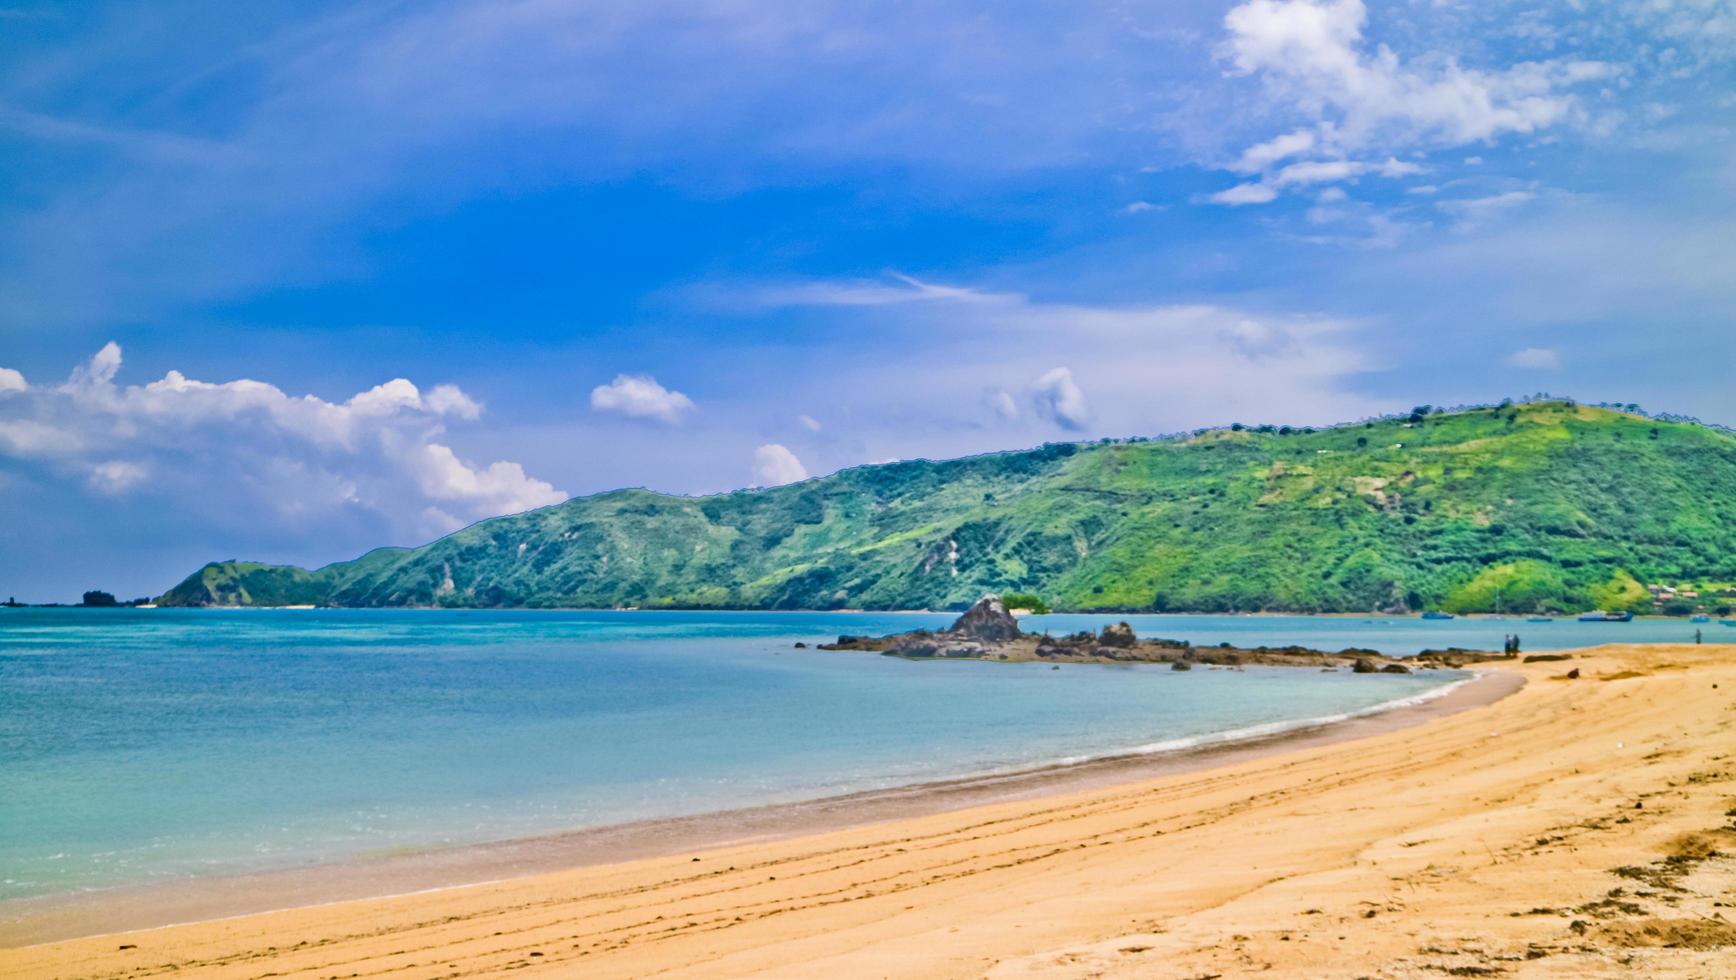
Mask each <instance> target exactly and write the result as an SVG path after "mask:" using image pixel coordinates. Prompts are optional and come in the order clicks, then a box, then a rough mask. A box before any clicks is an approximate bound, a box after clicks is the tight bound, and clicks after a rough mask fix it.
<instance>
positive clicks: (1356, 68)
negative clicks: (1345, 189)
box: [1224, 0, 1610, 148]
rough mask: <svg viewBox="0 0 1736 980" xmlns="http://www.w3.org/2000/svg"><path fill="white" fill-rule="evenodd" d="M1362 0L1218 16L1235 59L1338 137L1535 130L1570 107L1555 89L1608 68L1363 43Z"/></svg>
mask: <svg viewBox="0 0 1736 980" xmlns="http://www.w3.org/2000/svg"><path fill="white" fill-rule="evenodd" d="M1367 20H1368V11H1367V9H1366V7H1365V6H1364V5H1363V2H1362V0H1250V2H1248V3H1244V4H1242V5H1240V6H1238V7H1236V8H1234V9H1232V10H1231V11H1230V12H1229V13H1228V14H1226V15H1225V17H1224V26H1225V27H1226V28H1227V29H1228V30H1229V33H1230V38H1229V42H1228V44H1227V46H1226V50H1227V53H1228V55H1229V57H1230V60H1231V61H1232V62H1233V64H1234V65H1235V67H1236V69H1237V70H1239V71H1241V72H1244V73H1247V74H1255V73H1259V74H1261V75H1262V77H1264V78H1265V79H1266V80H1267V81H1268V82H1269V83H1270V85H1271V86H1272V88H1273V90H1274V91H1275V92H1276V94H1277V95H1278V96H1279V97H1280V98H1281V99H1283V100H1286V101H1288V102H1290V103H1292V104H1294V105H1295V106H1296V107H1297V108H1299V109H1301V110H1302V111H1304V112H1305V113H1307V114H1310V115H1313V116H1316V117H1318V118H1320V119H1322V121H1325V122H1329V123H1330V128H1329V129H1328V130H1327V132H1329V133H1330V134H1331V138H1332V142H1333V143H1335V144H1336V145H1339V146H1343V147H1351V148H1355V147H1362V146H1368V145H1371V144H1373V143H1375V142H1376V141H1397V142H1401V143H1409V142H1430V143H1438V144H1443V145H1463V144H1466V143H1475V142H1481V141H1485V140H1489V139H1492V138H1494V137H1497V136H1501V135H1503V134H1508V133H1519V134H1525V133H1534V132H1537V131H1539V130H1541V129H1545V128H1547V127H1549V126H1552V125H1555V124H1556V123H1559V122H1561V121H1562V120H1564V119H1566V118H1567V117H1568V116H1569V114H1570V113H1571V112H1572V111H1573V109H1574V100H1573V98H1572V96H1571V95H1568V94H1563V92H1562V91H1561V89H1563V88H1565V87H1567V86H1571V85H1574V84H1578V83H1580V82H1585V81H1590V80H1594V79H1598V78H1602V77H1605V76H1607V75H1608V74H1609V73H1610V71H1609V69H1608V68H1607V67H1606V66H1604V65H1601V64H1598V63H1594V62H1586V61H1571V62H1526V63H1522V64H1517V65H1513V66H1510V67H1508V68H1505V69H1502V70H1497V71H1481V70H1478V69H1474V68H1466V67H1464V66H1462V65H1460V64H1459V63H1458V61H1457V59H1455V58H1453V57H1451V56H1450V55H1448V56H1441V55H1431V56H1429V57H1426V58H1416V59H1411V60H1410V61H1406V60H1404V59H1402V58H1400V56H1399V55H1398V54H1397V53H1396V52H1394V51H1392V50H1391V49H1390V48H1387V47H1385V46H1384V45H1382V46H1379V47H1376V48H1375V49H1374V50H1372V51H1369V50H1367V49H1366V44H1365V39H1364V37H1363V28H1364V26H1365V25H1366V23H1367Z"/></svg>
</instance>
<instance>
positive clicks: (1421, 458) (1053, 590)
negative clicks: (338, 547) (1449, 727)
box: [163, 402, 1736, 612]
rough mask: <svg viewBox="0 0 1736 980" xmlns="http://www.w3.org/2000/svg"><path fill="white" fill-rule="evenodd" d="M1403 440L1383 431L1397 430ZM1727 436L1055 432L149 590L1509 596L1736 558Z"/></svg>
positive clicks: (809, 604) (729, 598)
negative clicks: (309, 567)
mask: <svg viewBox="0 0 1736 980" xmlns="http://www.w3.org/2000/svg"><path fill="white" fill-rule="evenodd" d="M1401 444H1402V445H1401ZM1733 505H1736V438H1733V437H1732V436H1730V435H1729V434H1727V433H1724V432H1721V431H1717V430H1713V429H1707V428H1703V427H1700V426H1694V425H1687V424H1677V423H1667V422H1658V421H1653V420H1650V419H1646V418H1642V417H1638V416H1632V415H1625V414H1621V413H1617V412H1611V411H1607V410H1603V409H1596V408H1589V407H1584V406H1573V405H1567V404H1563V403H1559V402H1545V403H1537V404H1530V405H1520V406H1513V407H1509V408H1503V409H1499V410H1494V409H1478V410H1471V411H1465V412H1458V413H1452V414H1446V415H1433V416H1430V417H1429V418H1428V420H1427V421H1426V422H1425V423H1423V424H1422V425H1420V426H1415V427H1412V426H1409V425H1407V424H1405V423H1404V422H1403V421H1381V422H1375V423H1370V424H1368V425H1351V426H1342V427H1338V428H1334V429H1330V430H1324V431H1318V432H1310V433H1297V434H1290V435H1280V434H1277V433H1256V432H1233V431H1228V430H1219V431H1214V432H1209V433H1205V434H1203V435H1200V436H1197V437H1195V438H1192V439H1188V440H1185V441H1177V442H1135V443H1118V444H1108V445H1083V446H1071V445H1058V446H1048V447H1044V448H1042V449H1037V450H1031V451H1027V452H1015V453H1003V454H997V455H992V456H980V457H972V458H969V459H963V460H953V461H948V462H939V463H933V462H926V461H914V462H904V463H893V464H887V465H883V466H870V467H861V468H858V469H853V470H846V471H844V472H841V473H838V474H835V475H833V476H830V477H824V478H821V479H817V480H810V481H807V482H805V483H801V484H797V485H794V486H788V487H779V488H775V489H770V490H760V491H743V492H739V493H732V494H723V495H719V496H714V497H701V498H689V497H670V496H663V495H660V494H654V493H650V492H648V491H643V490H623V491H616V492H613V493H606V494H601V495H598V496H595V497H587V498H581V499H575V500H571V501H568V502H566V503H564V504H559V505H557V506H554V507H548V508H544V509H542V510H538V511H532V512H530V513H526V514H520V515H515V516H512V517H503V518H498V519H495V520H491V521H485V522H483V523H481V524H478V525H475V526H473V527H470V528H466V529H464V530H462V531H459V532H457V533H455V534H452V535H450V536H448V537H446V538H442V539H440V540H439V541H435V542H433V543H432V544H429V545H426V546H424V547H422V548H416V549H382V550H380V551H376V552H371V553H370V554H368V555H366V556H363V557H362V558H360V559H358V560H356V561H354V562H344V563H339V564H336V565H331V566H327V567H325V568H322V569H319V570H316V571H313V572H308V571H304V570H302V569H292V568H284V567H273V566H261V565H254V564H244V563H235V562H229V563H221V564H214V565H210V566H207V567H206V568H204V569H202V570H201V571H200V572H197V573H195V574H194V575H193V576H192V577H190V578H189V579H188V580H187V581H185V582H183V583H181V584H180V585H178V586H176V587H175V588H174V589H173V590H171V591H170V592H169V593H168V594H167V595H166V596H164V598H163V601H164V602H165V603H171V604H206V603H211V602H217V603H223V604H230V603H236V604H245V603H253V604H261V605H270V604H287V603H299V602H320V603H329V604H334V605H351V606H392V605H418V606H420V605H453V606H591V607H595V606H621V605H631V606H643V607H656V606H685V607H758V608H838V607H846V606H847V607H854V608H921V607H929V608H941V607H949V606H959V605H962V604H965V603H968V602H970V601H972V600H974V599H975V598H977V597H979V596H981V595H982V594H983V593H984V592H985V591H990V590H1000V591H1012V590H1016V591H1025V592H1036V593H1038V594H1041V595H1042V596H1044V597H1046V598H1048V599H1049V601H1050V602H1051V603H1052V604H1054V605H1055V606H1056V608H1066V609H1173V610H1184V609H1185V610H1299V611H1351V610H1368V609H1376V608H1398V607H1409V608H1423V607H1434V606H1443V607H1445V608H1448V609H1455V610H1460V611H1477V610H1488V609H1493V608H1494V607H1495V604H1496V602H1497V597H1499V602H1500V604H1501V607H1502V608H1503V609H1505V610H1506V611H1509V612H1524V611H1531V610H1541V609H1558V610H1574V609H1579V608H1586V607H1591V606H1602V607H1608V608H1623V607H1629V606H1635V607H1637V606H1640V605H1643V603H1644V602H1645V599H1646V596H1645V592H1644V590H1643V589H1642V588H1640V587H1639V586H1638V584H1637V582H1636V581H1635V579H1637V580H1638V581H1652V580H1656V579H1660V578H1661V579H1667V580H1671V581H1676V580H1685V581H1716V582H1730V581H1732V580H1736V518H1733V517H1732V516H1731V515H1732V514H1736V506H1733Z"/></svg>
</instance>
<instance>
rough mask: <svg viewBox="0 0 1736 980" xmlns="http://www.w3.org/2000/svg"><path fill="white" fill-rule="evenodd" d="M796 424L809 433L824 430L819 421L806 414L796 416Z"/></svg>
mask: <svg viewBox="0 0 1736 980" xmlns="http://www.w3.org/2000/svg"><path fill="white" fill-rule="evenodd" d="M796 422H797V424H799V425H801V427H802V428H804V429H807V430H808V431H809V432H818V431H820V430H821V429H823V428H825V426H822V425H821V424H820V420H819V419H817V418H814V417H813V416H812V415H807V414H802V415H798V416H796Z"/></svg>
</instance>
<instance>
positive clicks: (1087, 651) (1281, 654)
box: [820, 595, 1518, 674]
mask: <svg viewBox="0 0 1736 980" xmlns="http://www.w3.org/2000/svg"><path fill="white" fill-rule="evenodd" d="M820 649H822V650H858V651H864V652H870V653H880V654H884V655H886V656H889V657H904V658H906V659H910V660H927V659H937V658H938V659H955V660H994V661H1007V662H1031V661H1042V662H1048V663H1055V664H1063V663H1072V664H1109V663H1166V664H1169V665H1170V667H1171V668H1172V669H1174V670H1191V669H1192V668H1193V667H1195V666H1196V665H1199V666H1209V667H1232V668H1233V667H1244V666H1251V665H1260V666H1276V667H1317V668H1321V669H1325V670H1336V669H1338V668H1341V667H1348V668H1350V670H1351V671H1353V672H1354V673H1358V674H1374V673H1386V674H1408V673H1411V671H1412V670H1415V669H1424V670H1438V669H1442V668H1457V667H1464V666H1466V665H1468V664H1474V663H1480V662H1484V661H1493V660H1512V659H1515V658H1516V657H1517V656H1518V651H1517V650H1511V651H1508V652H1504V653H1491V652H1487V651H1482V650H1461V649H1456V648H1455V649H1450V650H1425V651H1423V652H1422V653H1420V654H1418V655H1416V656H1415V657H1402V658H1401V657H1389V656H1387V655H1385V654H1383V653H1380V652H1379V651H1376V650H1365V649H1360V648H1355V647H1352V648H1349V649H1345V650H1338V651H1327V650H1314V649H1310V648H1308V647H1299V646H1286V647H1237V646H1232V645H1230V644H1228V643H1221V644H1218V645H1216V646H1203V647H1202V646H1194V645H1193V644H1191V643H1188V642H1187V641H1185V640H1167V639H1151V640H1142V639H1140V638H1138V637H1137V636H1135V635H1134V632H1133V627H1132V626H1130V625H1129V624H1128V623H1126V622H1125V621H1124V622H1118V623H1113V624H1111V625H1109V626H1105V627H1104V628H1103V630H1102V631H1101V632H1098V633H1092V632H1090V631H1081V632H1078V633H1072V634H1069V635H1067V636H1062V637H1056V636H1051V635H1050V634H1048V633H1040V634H1038V633H1026V632H1024V631H1023V630H1022V629H1020V628H1019V621H1018V618H1017V617H1015V616H1014V615H1013V614H1012V613H1011V612H1009V611H1008V610H1007V607H1006V604H1005V603H1004V602H1002V600H1001V598H1000V597H999V596H996V595H989V596H984V597H983V598H982V599H979V600H977V602H976V604H975V605H973V606H971V607H970V609H969V610H968V611H967V612H965V614H964V615H963V616H960V617H959V618H958V620H957V621H955V622H954V623H953V624H952V625H951V626H950V627H948V628H946V629H944V630H923V629H919V630H911V631H909V632H906V633H894V634H892V635H891V636H879V637H871V636H840V637H838V640H837V642H835V643H822V644H820Z"/></svg>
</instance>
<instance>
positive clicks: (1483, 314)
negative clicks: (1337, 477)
mask: <svg viewBox="0 0 1736 980" xmlns="http://www.w3.org/2000/svg"><path fill="white" fill-rule="evenodd" d="M1733 67H1736V2H1733V0H1645V2H1626V3H1618V2H1602V0H1569V2H1557V3H1549V2H1509V0H1480V2H1462V3H1461V2H1451V0H1408V2H1385V3H1383V2H1373V0H1369V2H1367V3H1364V2H1363V0H1246V2H1239V3H1238V2H1233V0H1231V2H1210V3H1208V2H1192V0H1172V2H1165V3H1135V2H1119V3H1102V4H1092V3H1066V4H1055V3H992V4H981V3H966V2H954V3H945V4H942V3H932V4H930V3H900V4H834V3H827V2H823V0H809V2H801V3H779V2H735V0H709V2H656V0H640V2H632V3H610V2H588V3H580V2H553V0H495V2H482V0H452V2H435V3H419V4H409V3H361V4H339V3H323V4H322V3H308V2H297V3H289V2H283V3H276V2H270V0H259V2H255V3H249V4H245V5H235V4H224V3H215V2H198V0H181V2H176V0H165V2H159V3H153V4H135V3H103V2H90V3H80V4H66V3H43V4H28V3H24V4H20V3H15V2H14V3H3V2H0V505H3V506H4V508H5V513H6V516H7V519H6V520H5V522H4V523H3V524H0V595H4V594H15V595H17V596H18V597H19V598H20V599H37V600H46V599H55V598H67V597H69V596H76V594H77V592H79V591H81V590H82V589H84V588H89V587H102V588H108V589H111V590H113V591H116V592H119V593H123V594H126V595H134V594H146V593H155V592H158V591H161V590H162V589H163V588H166V587H167V586H169V585H171V584H173V582H174V581H176V580H177V579H178V578H179V577H180V576H182V575H183V574H185V573H187V572H189V571H191V570H192V569H194V568H196V567H197V566H198V565H199V564H200V563H202V562H203V561H205V560H207V559H212V558H230V557H240V558H256V559H262V560H269V561H293V562H297V563H302V564H318V563H322V562H325V561H331V560H337V559H341V558H345V557H349V556H352V555H354V554H355V553H357V552H359V551H361V550H363V549H365V548H367V547H370V546H373V545H376V544H416V543H420V542H422V541H425V540H428V539H429V538H431V537H433V536H436V535H438V534H440V533H443V532H445V531H447V530H450V529H452V528H454V527H457V526H460V525H462V524H464V523H468V522H469V521H472V520H476V519H479V518H481V517H485V516H489V515H491V514H496V513H502V512H507V511H513V510H519V509H523V508H526V507H532V506H539V505H542V504H545V503H550V502H554V501H558V500H560V499H564V498H565V497H566V496H568V495H573V494H583V493H590V492H595V491H598V490H603V489H608V488H612V487H617V486H631V485H644V486H649V487H652V488H654V489H659V490H667V491H673V492H681V493H702V492H712V491H717V490H723V489H730V488H735V487H741V486H746V485H753V484H769V483H775V482H783V481H787V480H791V479H799V478H801V477H802V476H804V475H817V474H821V473H826V472H830V471H832V470H835V469H838V468H840V467H844V466H851V465H856V464H860V463H867V462H874V461H879V460H885V459H893V458H901V457H909V456H951V455H958V454H963V453H969V452H979V451H985V450H992V449H1001V448H1011V447H1020V446H1027V445H1032V444H1035V443H1039V442H1043V441H1046V440H1052V439H1074V438H1095V437H1099V436H1105V435H1130V434H1141V433H1159V432H1167V431H1173V430H1178V429H1184V428H1189V427H1194V426H1200V425H1211V424H1221V423H1228V422H1231V421H1238V420H1239V421H1274V422H1291V423H1315V424H1317V423H1327V422H1333V421H1339V420H1345V419H1351V418H1357V417H1360V416H1363V415H1367V414H1372V413H1378V412H1384V411H1390V410H1394V409H1397V408H1404V407H1408V406H1410V405H1413V404H1416V403H1419V402H1427V403H1434V404H1453V403H1458V402H1466V401H1481V400H1495V399H1499V398H1501V397H1503V396H1507V395H1524V394H1527V393H1530V392H1535V391H1545V390H1546V391H1552V392H1557V393H1564V394H1571V395H1574V396H1577V397H1580V398H1583V399H1587V400H1592V401H1601V400H1612V401H1624V402H1627V401H1633V402H1639V403H1641V404H1643V405H1645V406H1646V407H1648V408H1650V409H1653V410H1657V411H1674V412H1680V413H1687V414H1693V415H1697V416H1700V417H1704V418H1707V419H1711V420H1716V421H1721V422H1725V423H1732V422H1736V402H1733V400H1732V398H1731V395H1730V390H1731V384H1730V366H1731V365H1732V364H1733V363H1736V331H1733V329H1732V314H1733V311H1736V275H1732V274H1731V271H1730V270H1731V269H1732V268H1736V154H1733V153H1732V149H1733V146H1732V122H1733V120H1736V70H1733Z"/></svg>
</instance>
